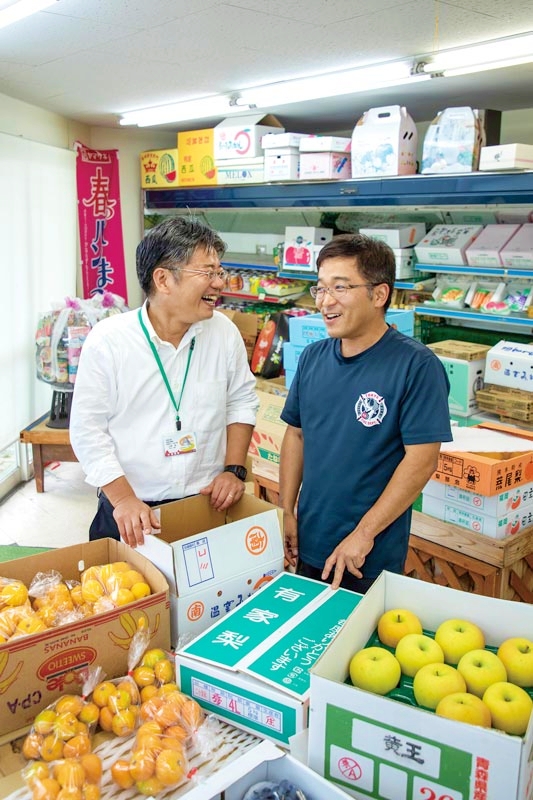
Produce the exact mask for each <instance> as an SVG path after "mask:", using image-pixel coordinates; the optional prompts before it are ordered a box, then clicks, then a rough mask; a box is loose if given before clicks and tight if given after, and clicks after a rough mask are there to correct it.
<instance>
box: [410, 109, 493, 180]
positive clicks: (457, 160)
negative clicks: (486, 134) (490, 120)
mask: <svg viewBox="0 0 533 800" xmlns="http://www.w3.org/2000/svg"><path fill="white" fill-rule="evenodd" d="M480 147H481V123H480V120H479V115H478V112H477V110H476V109H473V108H470V107H469V106H459V107H457V108H445V109H444V110H443V111H439V113H438V114H437V116H436V117H435V119H434V120H433V121H432V122H431V124H430V125H429V127H428V129H427V131H426V135H425V136H424V147H423V152H422V169H421V172H422V174H429V173H438V174H442V173H450V172H453V173H460V172H473V171H475V170H477V168H478V163H479V150H480Z"/></svg>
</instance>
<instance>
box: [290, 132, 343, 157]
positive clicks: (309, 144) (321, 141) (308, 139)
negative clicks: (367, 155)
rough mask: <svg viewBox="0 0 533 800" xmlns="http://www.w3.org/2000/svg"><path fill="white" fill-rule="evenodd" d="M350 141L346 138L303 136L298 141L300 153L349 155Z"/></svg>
mask: <svg viewBox="0 0 533 800" xmlns="http://www.w3.org/2000/svg"><path fill="white" fill-rule="evenodd" d="M351 146H352V141H351V139H348V138H347V137H346V136H314V135H313V136H305V137H304V138H303V139H300V152H301V153H349V152H350V150H351Z"/></svg>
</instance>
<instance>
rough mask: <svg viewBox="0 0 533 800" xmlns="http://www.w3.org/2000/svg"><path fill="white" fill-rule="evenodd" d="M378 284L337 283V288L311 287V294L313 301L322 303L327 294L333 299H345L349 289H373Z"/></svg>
mask: <svg viewBox="0 0 533 800" xmlns="http://www.w3.org/2000/svg"><path fill="white" fill-rule="evenodd" d="M378 285H379V284H377V283H336V284H335V286H311V287H310V289H309V293H310V295H311V297H312V298H313V300H316V301H317V303H321V302H322V301H323V299H324V298H325V296H326V294H329V295H331V297H333V299H337V298H338V297H344V295H345V294H346V292H347V291H348V290H349V289H373V288H374V286H378Z"/></svg>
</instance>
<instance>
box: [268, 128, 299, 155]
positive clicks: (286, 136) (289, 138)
mask: <svg viewBox="0 0 533 800" xmlns="http://www.w3.org/2000/svg"><path fill="white" fill-rule="evenodd" d="M308 137H309V134H307V133H290V132H288V131H287V132H286V133H266V134H265V135H264V136H263V138H262V139H261V147H262V148H263V150H272V148H274V149H277V148H278V147H291V148H296V150H298V151H299V149H300V142H301V141H302V139H307V138H308ZM265 155H268V153H265Z"/></svg>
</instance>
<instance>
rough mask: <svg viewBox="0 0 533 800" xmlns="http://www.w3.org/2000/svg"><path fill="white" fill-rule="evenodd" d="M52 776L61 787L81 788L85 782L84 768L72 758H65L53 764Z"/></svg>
mask: <svg viewBox="0 0 533 800" xmlns="http://www.w3.org/2000/svg"><path fill="white" fill-rule="evenodd" d="M54 778H55V779H56V781H57V782H58V783H59V784H60V785H61V787H62V788H67V789H73V788H74V787H76V788H78V789H81V787H82V786H83V784H84V782H85V770H84V769H83V767H82V765H81V763H80V762H79V761H77V760H76V759H74V758H65V759H63V760H61V761H59V762H58V763H57V764H55V765H54Z"/></svg>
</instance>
